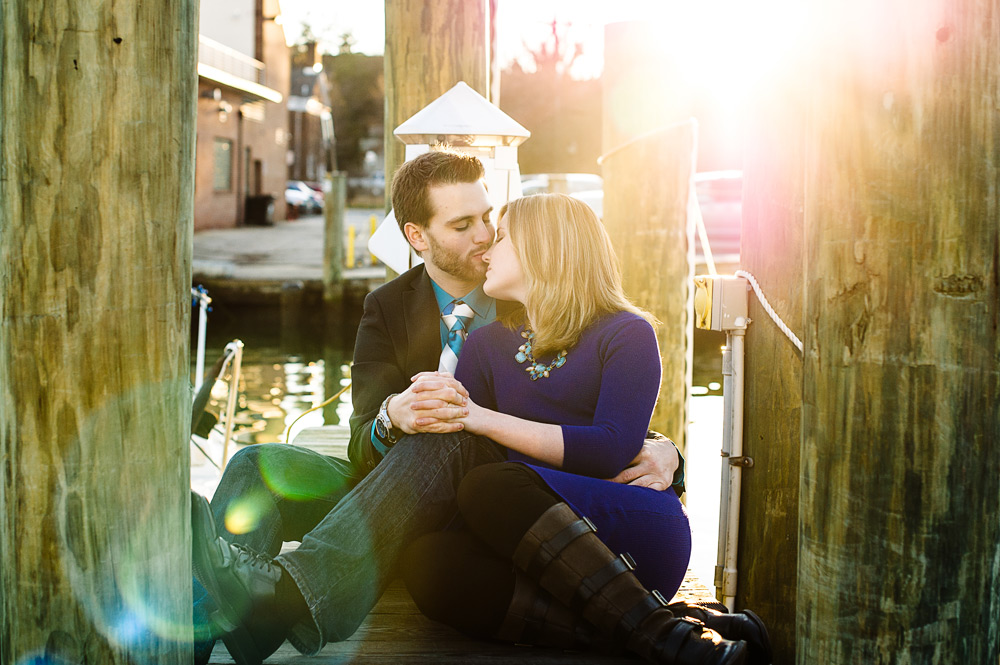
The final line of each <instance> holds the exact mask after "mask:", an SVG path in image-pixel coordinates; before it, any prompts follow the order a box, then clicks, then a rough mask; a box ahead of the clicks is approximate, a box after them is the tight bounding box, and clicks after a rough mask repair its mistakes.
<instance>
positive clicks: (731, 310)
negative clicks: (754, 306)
mask: <svg viewBox="0 0 1000 665" xmlns="http://www.w3.org/2000/svg"><path fill="white" fill-rule="evenodd" d="M694 325H695V326H697V327H698V328H701V329H702V330H736V329H741V328H746V327H747V280H746V279H744V278H743V277H733V276H732V275H698V276H696V277H695V278H694Z"/></svg>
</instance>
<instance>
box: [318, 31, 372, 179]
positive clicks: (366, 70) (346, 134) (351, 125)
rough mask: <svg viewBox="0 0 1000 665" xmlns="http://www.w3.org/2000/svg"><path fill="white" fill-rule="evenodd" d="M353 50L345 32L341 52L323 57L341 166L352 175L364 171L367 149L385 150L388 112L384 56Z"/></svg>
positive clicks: (338, 163) (338, 158) (339, 165)
mask: <svg viewBox="0 0 1000 665" xmlns="http://www.w3.org/2000/svg"><path fill="white" fill-rule="evenodd" d="M345 47H346V48H347V49H348V50H347V52H345V50H344V49H345ZM349 49H350V40H349V35H345V36H344V39H343V41H342V44H341V52H340V54H338V55H324V56H323V69H324V70H325V71H326V73H327V76H328V77H329V78H330V84H331V86H332V91H331V95H330V97H331V106H332V113H333V131H334V135H335V136H336V137H337V165H338V167H339V168H340V170H342V171H347V172H348V173H350V174H362V173H363V172H364V170H363V166H364V157H365V152H367V151H368V150H369V149H371V150H375V151H376V152H377V153H381V151H382V127H383V114H384V113H385V89H384V84H383V76H382V56H380V55H365V54H363V53H351V52H350V51H349ZM368 139H373V140H372V141H368ZM368 143H371V146H368Z"/></svg>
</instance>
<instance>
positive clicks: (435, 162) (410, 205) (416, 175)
mask: <svg viewBox="0 0 1000 665" xmlns="http://www.w3.org/2000/svg"><path fill="white" fill-rule="evenodd" d="M485 175H486V171H485V170H484V169H483V164H482V162H480V161H479V158H478V157H473V156H472V155H465V154H462V153H459V152H448V151H440V150H432V151H431V152H425V153H424V154H422V155H420V156H418V157H414V158H413V159H411V160H410V161H408V162H406V163H405V164H403V165H402V166H400V167H399V170H398V171H396V175H395V177H394V178H393V179H392V210H393V212H394V213H395V215H396V223H398V224H399V230H400V231H402V230H403V226H404V225H405V224H407V223H410V224H416V225H417V226H419V227H421V228H426V226H427V224H428V222H430V220H431V216H432V215H433V214H434V211H433V210H431V202H430V197H429V196H428V194H427V190H428V189H429V188H430V187H432V186H434V185H454V184H456V183H460V182H477V181H479V180H481V179H482V178H483V177H484V176H485Z"/></svg>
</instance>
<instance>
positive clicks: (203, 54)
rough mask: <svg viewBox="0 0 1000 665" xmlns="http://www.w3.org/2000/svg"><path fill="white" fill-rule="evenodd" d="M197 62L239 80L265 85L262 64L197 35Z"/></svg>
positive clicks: (264, 68) (264, 67)
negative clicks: (236, 77)
mask: <svg viewBox="0 0 1000 665" xmlns="http://www.w3.org/2000/svg"><path fill="white" fill-rule="evenodd" d="M198 62H199V63H201V64H205V65H208V66H209V67H215V68H216V69H219V70H222V71H224V72H226V73H227V74H232V75H233V76H238V77H239V78H241V79H245V80H247V81H252V82H254V83H258V84H260V85H267V68H266V66H265V65H264V63H263V62H261V61H260V60H256V59H254V58H251V57H250V56H248V55H246V54H244V53H240V52H239V51H237V50H236V49H234V48H230V47H228V46H226V45H225V44H220V43H219V42H217V41H215V40H213V39H209V38H208V37H206V36H204V35H198Z"/></svg>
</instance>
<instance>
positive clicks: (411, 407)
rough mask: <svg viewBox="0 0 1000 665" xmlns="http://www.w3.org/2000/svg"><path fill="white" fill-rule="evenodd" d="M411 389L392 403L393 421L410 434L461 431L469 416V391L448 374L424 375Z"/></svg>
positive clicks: (422, 374)
mask: <svg viewBox="0 0 1000 665" xmlns="http://www.w3.org/2000/svg"><path fill="white" fill-rule="evenodd" d="M410 381H412V383H411V384H410V387H409V388H407V389H406V390H404V391H403V392H401V393H399V394H398V395H396V396H395V397H393V398H392V399H391V400H389V408H388V413H389V419H390V420H392V424H393V426H394V427H396V428H398V429H400V430H402V431H403V432H405V433H406V434H415V433H417V432H436V433H441V432H457V431H459V430H460V429H462V424H461V423H459V422H455V420H456V419H457V418H461V417H463V416H466V415H468V413H469V410H468V408H467V406H466V400H467V399H468V397H469V391H467V390H466V389H465V386H463V385H462V384H461V383H459V382H458V381H456V380H455V377H453V376H452V375H451V374H448V373H447V372H421V373H420V374H417V375H416V376H414V377H413V378H412V379H410Z"/></svg>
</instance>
